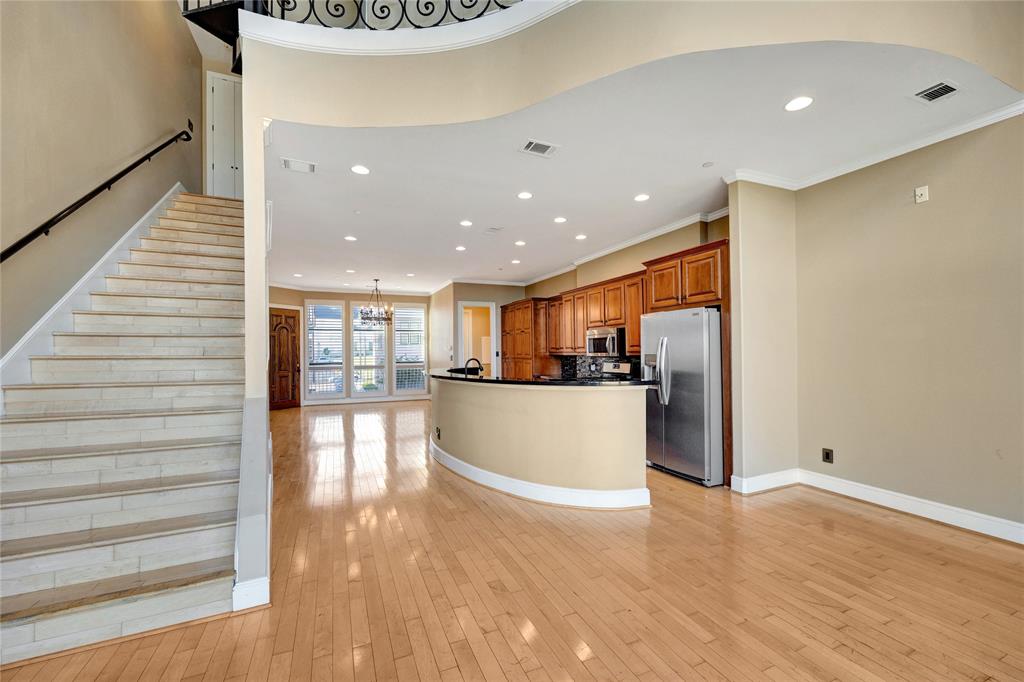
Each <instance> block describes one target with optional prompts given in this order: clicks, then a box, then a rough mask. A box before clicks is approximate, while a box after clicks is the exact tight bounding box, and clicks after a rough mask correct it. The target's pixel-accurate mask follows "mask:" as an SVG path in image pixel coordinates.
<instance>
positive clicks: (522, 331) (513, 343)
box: [501, 298, 561, 379]
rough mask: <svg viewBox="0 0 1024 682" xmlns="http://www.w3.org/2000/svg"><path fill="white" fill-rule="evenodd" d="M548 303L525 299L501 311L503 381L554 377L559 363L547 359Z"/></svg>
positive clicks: (558, 370) (549, 357)
mask: <svg viewBox="0 0 1024 682" xmlns="http://www.w3.org/2000/svg"><path fill="white" fill-rule="evenodd" d="M549 314H550V310H549V306H548V302H547V301H546V300H544V299H534V298H528V299H526V300H523V301H516V302H515V303H509V304H507V305H504V306H502V307H501V321H502V329H501V350H502V353H501V355H502V358H501V372H502V376H503V377H504V378H506V379H533V377H534V376H535V375H537V374H553V373H554V374H557V373H560V372H561V367H560V363H559V361H558V360H557V359H556V358H553V357H552V356H551V353H550V350H549V347H550V341H549V339H548V331H547V330H548V317H549Z"/></svg>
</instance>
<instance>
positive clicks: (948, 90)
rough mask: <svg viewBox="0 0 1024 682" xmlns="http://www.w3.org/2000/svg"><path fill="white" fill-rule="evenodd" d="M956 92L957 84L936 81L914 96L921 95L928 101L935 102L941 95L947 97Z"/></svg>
mask: <svg viewBox="0 0 1024 682" xmlns="http://www.w3.org/2000/svg"><path fill="white" fill-rule="evenodd" d="M954 92H956V86H953V85H950V84H949V83H936V84H935V85H933V86H931V87H930V88H925V89H924V90H922V91H921V92H919V93H917V94H915V95H914V97H920V98H921V99H923V100H924V101H926V102H934V101H935V100H937V99H939V98H940V97H946V96H947V95H952V94H953V93H954Z"/></svg>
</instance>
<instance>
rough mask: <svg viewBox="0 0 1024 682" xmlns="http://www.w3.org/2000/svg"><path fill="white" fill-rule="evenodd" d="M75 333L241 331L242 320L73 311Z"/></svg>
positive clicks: (238, 332)
mask: <svg viewBox="0 0 1024 682" xmlns="http://www.w3.org/2000/svg"><path fill="white" fill-rule="evenodd" d="M74 319H75V331H76V332H118V331H121V332H126V333H134V334H150V333H152V334H189V333H194V334H199V333H207V332H209V333H219V332H225V333H229V334H240V333H242V331H243V330H244V324H245V320H243V319H242V318H240V317H189V316H183V315H166V316H165V315H131V314H128V313H114V312H111V313H110V314H105V315H104V314H100V315H97V314H88V313H86V314H83V313H81V312H76V313H75V315H74Z"/></svg>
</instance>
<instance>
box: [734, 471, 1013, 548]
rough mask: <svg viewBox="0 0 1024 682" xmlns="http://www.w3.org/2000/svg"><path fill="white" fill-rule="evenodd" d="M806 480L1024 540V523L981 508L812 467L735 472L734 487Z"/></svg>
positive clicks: (757, 488) (749, 490)
mask: <svg viewBox="0 0 1024 682" xmlns="http://www.w3.org/2000/svg"><path fill="white" fill-rule="evenodd" d="M796 483H799V484H802V485H807V486H811V487H813V488H820V489H822V490H827V491H829V492H833V493H838V494H839V495H845V496H847V497H852V498H854V499H857V500H862V501H864V502H870V503H872V504H877V505H879V506H882V507H888V508H889V509H895V510H897V511H901V512H905V513H907V514H913V515H914V516H921V517H923V518H926V519H931V520H933V521H939V522H941V523H945V524H948V525H950V526H957V527H959V528H965V529H967V530H971V531H974V532H976V533H983V534H984V535H991V536H992V537H996V538H1000V539H1003V540H1009V541H1010V542H1016V543H1018V544H1024V523H1020V522H1018V521H1011V520H1009V519H1002V518H999V517H998V516H990V515H989V514H982V513H981V512H976V511H972V510H970V509H964V508H962V507H954V506H953V505H949V504H945V503H943V502H936V501H934V500H926V499H924V498H921V497H914V496H913V495H907V494H906V493H900V492H896V491H895V490H886V489H885V488H877V487H875V486H873V485H867V484H865V483H858V482H857V481H851V480H848V479H845V478H838V477H836V476H829V475H827V474H821V473H818V472H816V471H810V470H808V469H785V470H784V471H776V472H772V473H769V474H762V475H760V476H751V477H748V478H742V477H740V476H733V477H732V480H731V481H730V484H731V486H732V489H733V490H734V491H736V492H738V493H742V494H744V495H750V494H753V493H760V492H764V491H767V490H773V489H777V488H781V487H784V486H790V485H793V484H796Z"/></svg>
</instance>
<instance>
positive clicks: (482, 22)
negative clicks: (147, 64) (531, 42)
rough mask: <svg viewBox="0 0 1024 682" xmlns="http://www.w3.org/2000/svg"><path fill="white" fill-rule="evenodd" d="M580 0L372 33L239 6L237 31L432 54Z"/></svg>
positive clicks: (299, 45) (533, 0)
mask: <svg viewBox="0 0 1024 682" xmlns="http://www.w3.org/2000/svg"><path fill="white" fill-rule="evenodd" d="M578 1H579V0H522V2H518V3H516V4H514V5H512V6H511V7H508V8H506V9H502V10H498V11H496V12H491V13H490V14H487V15H485V16H482V17H480V18H479V19H472V20H470V21H462V22H455V23H451V24H444V25H442V26H436V27H434V28H423V29H414V28H400V29H395V30H393V31H369V30H365V29H344V28H332V27H327V26H319V25H310V24H300V23H297V22H294V21H286V20H282V19H275V18H273V17H267V16H263V15H260V14H256V13H254V12H245V11H242V10H239V13H238V32H239V34H240V35H241V36H242V37H243V38H246V39H248V40H256V41H259V42H262V43H267V44H270V45H277V46H278V47H288V48H292V49H296V50H305V51H307V52H321V53H325V54H342V55H381V56H383V55H403V54H427V53H431V52H446V51H449V50H461V49H463V48H466V47H472V46H474V45H481V44H483V43H488V42H491V41H493V40H500V39H501V38H504V37H506V36H509V35H512V34H513V33H516V32H518V31H522V30H523V29H525V28H529V27H530V26H533V25H534V24H536V23H538V22H540V21H543V20H544V19H547V18H548V17H550V16H551V15H553V14H557V13H558V12H561V11H562V10H564V9H567V8H568V7H571V6H572V5H575V4H576V3H577V2H578Z"/></svg>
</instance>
